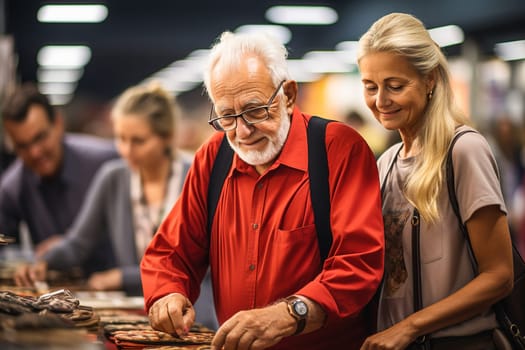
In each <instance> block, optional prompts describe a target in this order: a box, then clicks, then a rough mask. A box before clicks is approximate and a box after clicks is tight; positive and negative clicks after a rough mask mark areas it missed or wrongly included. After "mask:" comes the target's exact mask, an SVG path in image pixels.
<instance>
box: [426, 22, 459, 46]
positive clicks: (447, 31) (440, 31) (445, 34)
mask: <svg viewBox="0 0 525 350" xmlns="http://www.w3.org/2000/svg"><path fill="white" fill-rule="evenodd" d="M428 33H429V34H430V36H431V37H432V40H434V41H435V42H436V44H438V45H439V46H440V47H445V46H452V45H457V44H461V43H462V42H463V40H464V39H465V37H464V35H463V30H462V29H461V28H460V27H458V26H456V25H448V26H444V27H437V28H433V29H429V30H428Z"/></svg>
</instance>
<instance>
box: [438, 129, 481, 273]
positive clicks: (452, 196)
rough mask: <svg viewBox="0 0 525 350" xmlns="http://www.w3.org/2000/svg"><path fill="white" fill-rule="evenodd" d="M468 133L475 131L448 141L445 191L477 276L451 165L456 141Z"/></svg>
mask: <svg viewBox="0 0 525 350" xmlns="http://www.w3.org/2000/svg"><path fill="white" fill-rule="evenodd" d="M469 132H476V131H474V130H463V131H461V132H458V133H457V134H456V135H454V137H453V138H452V140H451V141H450V146H449V147H448V151H447V158H446V165H445V166H446V176H447V189H448V196H449V200H450V205H451V206H452V210H453V211H454V214H456V217H457V218H458V222H459V229H460V230H461V233H462V234H463V237H464V238H465V240H466V241H467V243H468V244H467V248H468V255H469V258H470V263H471V264H472V268H473V270H474V273H476V274H477V273H478V262H477V260H476V256H475V255H474V252H473V251H472V245H471V243H470V237H469V235H468V231H467V227H466V226H465V224H464V223H463V219H462V218H461V213H460V211H459V204H458V198H457V197H456V186H455V180H454V164H453V163H452V149H453V148H454V145H455V144H456V141H457V140H458V139H459V138H460V137H461V135H464V134H466V133H469Z"/></svg>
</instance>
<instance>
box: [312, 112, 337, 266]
mask: <svg viewBox="0 0 525 350" xmlns="http://www.w3.org/2000/svg"><path fill="white" fill-rule="evenodd" d="M329 122H330V120H328V119H323V118H319V117H312V118H310V122H309V123H308V175H309V177H310V197H311V198H312V207H313V210H314V220H315V229H316V231H317V241H318V244H319V254H320V256H321V262H324V261H325V260H326V258H327V257H328V252H329V251H330V247H331V246H332V229H331V227H330V185H329V183H328V158H327V156H326V143H325V134H326V125H327V124H328V123H329Z"/></svg>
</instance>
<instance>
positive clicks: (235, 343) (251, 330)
mask: <svg viewBox="0 0 525 350" xmlns="http://www.w3.org/2000/svg"><path fill="white" fill-rule="evenodd" d="M296 327H297V322H296V321H295V319H294V318H293V317H292V316H291V315H290V314H289V313H288V306H287V305H286V303H285V302H280V303H277V304H274V305H270V306H267V307H265V308H262V309H253V310H248V311H240V312H238V313H236V314H235V315H234V316H233V317H232V318H230V319H229V320H228V321H226V322H225V323H224V324H223V325H222V326H221V327H220V328H219V330H218V331H217V334H215V337H214V338H213V341H212V343H211V345H212V350H219V349H224V350H246V349H250V350H257V349H265V348H268V347H270V346H272V345H275V344H277V343H278V342H280V341H281V340H282V339H283V338H284V337H286V336H289V335H292V334H294V333H295V329H296Z"/></svg>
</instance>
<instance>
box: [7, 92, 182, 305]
mask: <svg viewBox="0 0 525 350" xmlns="http://www.w3.org/2000/svg"><path fill="white" fill-rule="evenodd" d="M111 118H112V122H113V128H114V135H115V143H116V145H117V149H118V152H119V153H120V155H121V157H122V159H117V160H114V161H110V162H108V163H106V164H105V165H104V166H103V168H101V170H100V171H99V172H98V173H97V176H96V178H95V180H94V183H93V185H92V186H91V188H90V191H89V195H88V197H87V199H86V202H85V203H84V206H83V208H82V210H81V212H80V214H79V216H78V218H77V220H76V221H75V222H74V224H73V225H72V227H71V228H70V230H69V231H68V233H67V235H66V237H65V238H64V239H63V240H62V241H61V242H60V243H59V244H58V245H56V246H55V247H53V248H52V249H51V250H50V251H48V252H47V253H46V254H45V255H44V256H43V258H42V259H41V260H39V261H37V262H36V264H34V265H32V266H25V267H22V268H20V269H19V270H18V271H17V273H16V276H15V280H16V283H17V284H18V285H25V286H28V285H32V284H33V282H34V281H35V280H45V278H46V271H47V270H48V269H53V270H64V269H68V268H71V267H72V266H75V265H79V264H81V263H83V262H84V261H85V260H86V259H87V257H88V254H89V252H90V251H91V250H92V249H94V247H95V243H97V242H100V241H103V242H106V243H107V244H109V245H111V247H112V251H113V254H114V259H115V267H114V268H112V269H109V270H105V271H99V272H95V273H93V274H91V275H90V276H89V277H88V280H87V285H88V287H89V288H90V289H94V290H124V291H125V292H126V293H127V294H130V295H140V294H142V285H141V280H140V273H139V262H140V260H141V258H142V255H143V253H144V250H145V249H146V246H147V245H148V243H149V241H150V240H151V238H152V237H153V234H154V233H155V231H156V229H157V227H158V225H159V224H160V222H161V220H162V219H163V218H164V216H165V215H166V214H167V213H168V212H169V210H170V209H171V207H172V206H173V204H174V203H175V200H176V199H177V197H178V196H179V193H180V190H181V187H182V184H183V182H184V178H185V176H186V172H187V170H188V168H189V166H190V164H191V159H188V158H187V157H183V156H182V155H180V154H177V153H176V152H175V151H174V148H173V145H174V135H175V119H176V105H175V101H174V99H173V97H172V96H171V95H170V94H169V93H168V92H167V91H166V90H164V89H163V88H162V87H161V86H160V85H156V84H152V85H148V86H135V87H131V88H129V89H128V90H126V91H125V92H124V93H123V94H122V95H121V96H120V97H119V98H118V100H117V101H116V103H115V105H114V107H113V109H112V112H111Z"/></svg>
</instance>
